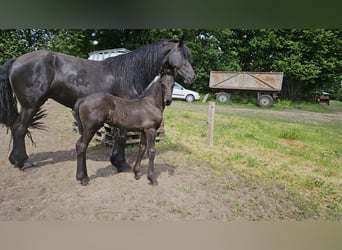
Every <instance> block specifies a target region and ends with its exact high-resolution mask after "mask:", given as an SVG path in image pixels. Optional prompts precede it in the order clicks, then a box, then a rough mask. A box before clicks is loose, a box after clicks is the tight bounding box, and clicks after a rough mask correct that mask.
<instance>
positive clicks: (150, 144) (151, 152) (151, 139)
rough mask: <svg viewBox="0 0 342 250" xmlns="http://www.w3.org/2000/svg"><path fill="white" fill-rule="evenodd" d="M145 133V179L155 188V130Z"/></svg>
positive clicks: (156, 183) (156, 182)
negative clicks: (146, 158)
mask: <svg viewBox="0 0 342 250" xmlns="http://www.w3.org/2000/svg"><path fill="white" fill-rule="evenodd" d="M145 133H146V142H147V153H148V170H147V179H148V180H149V181H150V182H151V185H152V186H157V185H158V181H157V177H156V174H155V172H154V157H155V155H156V149H155V139H156V130H155V129H154V128H151V129H148V130H145Z"/></svg>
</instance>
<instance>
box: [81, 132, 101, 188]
mask: <svg viewBox="0 0 342 250" xmlns="http://www.w3.org/2000/svg"><path fill="white" fill-rule="evenodd" d="M96 131H97V130H91V131H89V130H87V129H85V130H84V131H83V134H82V136H81V137H80V139H78V141H77V143H76V153H77V170H76V180H78V181H80V182H81V185H82V186H86V185H87V184H88V182H89V177H88V173H87V162H86V160H87V154H86V153H87V148H88V145H89V142H90V140H91V139H92V138H93V136H94V134H95V132H96Z"/></svg>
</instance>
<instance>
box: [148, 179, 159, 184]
mask: <svg viewBox="0 0 342 250" xmlns="http://www.w3.org/2000/svg"><path fill="white" fill-rule="evenodd" d="M147 179H148V180H149V181H150V184H151V185H152V186H158V184H159V183H158V181H157V180H156V179H155V178H148V177H147Z"/></svg>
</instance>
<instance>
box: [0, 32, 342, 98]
mask: <svg viewBox="0 0 342 250" xmlns="http://www.w3.org/2000/svg"><path fill="white" fill-rule="evenodd" d="M183 35H184V36H185V39H186V44H187V45H188V47H189V48H190V50H191V52H192V54H193V67H194V70H195V72H196V82H195V84H194V85H192V86H188V88H192V89H195V90H197V91H199V92H202V93H205V92H208V91H211V90H210V89H209V87H208V82H209V73H210V71H212V70H224V71H281V72H284V82H283V90H282V92H281V98H283V99H284V98H287V99H291V100H298V99H300V100H302V99H306V100H312V94H311V93H312V92H314V91H321V90H325V91H328V92H331V93H332V94H333V96H335V94H337V92H338V89H339V88H340V83H341V81H342V75H341V69H342V59H341V55H342V33H341V31H340V30H324V29H312V30H298V29H292V30H287V29H281V30H266V29H260V30H244V29H231V30H230V29H210V30H208V29H192V30H183V29H137V30H134V29H115V30H111V29H86V30H66V29H57V30H56V29H53V30H47V29H18V30H0V55H1V57H0V63H1V64H3V63H4V62H5V61H6V60H8V59H9V58H11V57H17V56H19V55H21V54H24V53H27V52H30V51H33V50H37V49H51V50H55V51H59V52H63V53H67V54H71V55H75V56H79V57H83V58H87V56H88V53H89V52H91V51H94V50H102V49H110V48H120V47H125V48H127V49H130V50H133V49H136V48H138V47H140V46H142V45H144V44H147V43H151V42H154V41H156V40H160V39H164V38H172V39H179V38H180V37H182V36H183Z"/></svg>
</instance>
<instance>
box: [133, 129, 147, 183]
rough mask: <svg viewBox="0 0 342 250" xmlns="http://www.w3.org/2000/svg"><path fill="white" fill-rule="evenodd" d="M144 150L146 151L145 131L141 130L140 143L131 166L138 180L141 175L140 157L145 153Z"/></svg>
mask: <svg viewBox="0 0 342 250" xmlns="http://www.w3.org/2000/svg"><path fill="white" fill-rule="evenodd" d="M145 152H146V134H145V132H142V133H141V136H140V144H139V152H138V156H137V161H136V162H135V165H134V168H133V172H134V175H135V179H137V180H139V179H140V177H141V176H142V173H141V172H140V167H141V159H142V157H143V155H144V154H145Z"/></svg>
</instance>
